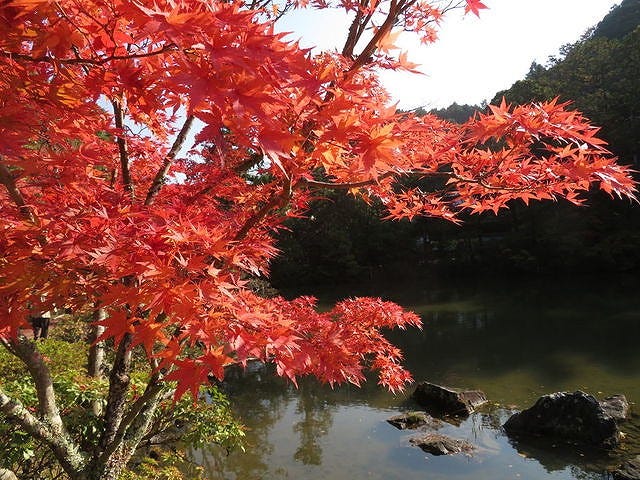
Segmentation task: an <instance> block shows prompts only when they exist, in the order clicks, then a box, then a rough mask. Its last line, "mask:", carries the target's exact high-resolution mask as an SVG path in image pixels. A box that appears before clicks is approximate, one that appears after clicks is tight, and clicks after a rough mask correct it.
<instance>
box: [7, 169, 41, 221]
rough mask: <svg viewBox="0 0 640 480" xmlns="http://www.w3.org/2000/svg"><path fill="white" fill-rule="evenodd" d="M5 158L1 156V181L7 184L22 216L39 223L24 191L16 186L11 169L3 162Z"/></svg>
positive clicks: (8, 190)
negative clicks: (24, 195) (23, 194)
mask: <svg viewBox="0 0 640 480" xmlns="http://www.w3.org/2000/svg"><path fill="white" fill-rule="evenodd" d="M2 160H3V158H2V157H1V156H0V183H1V184H2V185H4V186H5V188H6V189H7V192H8V193H9V197H10V198H11V200H13V203H15V204H16V206H17V207H18V210H20V213H21V214H22V216H23V217H24V218H25V219H27V220H28V221H30V222H31V223H33V224H36V225H37V224H38V218H37V217H36V216H35V214H34V213H33V210H31V208H30V207H29V206H28V205H27V202H25V200H24V197H23V196H22V192H20V190H19V189H18V187H17V186H16V182H15V180H14V178H13V175H11V171H10V170H9V168H8V167H7V166H6V165H5V164H4V163H3V162H2Z"/></svg>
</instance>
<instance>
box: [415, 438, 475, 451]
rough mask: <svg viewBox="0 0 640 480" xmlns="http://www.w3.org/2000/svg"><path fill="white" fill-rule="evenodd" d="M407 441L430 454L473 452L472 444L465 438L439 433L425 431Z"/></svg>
mask: <svg viewBox="0 0 640 480" xmlns="http://www.w3.org/2000/svg"><path fill="white" fill-rule="evenodd" d="M409 441H410V442H411V443H412V444H414V445H416V446H418V447H420V448H421V449H422V450H424V451H425V452H427V453H431V454H432V455H452V454H455V453H465V454H470V453H471V452H473V445H471V444H470V443H469V442H467V441H466V440H459V439H456V438H451V437H447V436H446V435H440V434H439V433H427V434H425V435H420V436H419V437H414V438H411V439H409Z"/></svg>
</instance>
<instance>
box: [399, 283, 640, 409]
mask: <svg viewBox="0 0 640 480" xmlns="http://www.w3.org/2000/svg"><path fill="white" fill-rule="evenodd" d="M604 280H609V285H603V283H604ZM451 290H452V292H451V294H450V297H447V295H445V294H444V293H442V294H441V295H440V296H437V297H434V295H431V296H429V295H425V297H424V298H425V300H424V301H425V302H428V301H430V300H431V299H432V297H434V298H433V299H434V300H435V301H436V302H437V303H431V304H427V303H424V304H423V303H421V300H420V297H419V296H418V298H417V299H416V298H414V299H413V300H412V301H411V302H408V303H407V304H408V305H415V306H416V307H417V310H419V311H421V313H422V316H423V319H424V321H425V328H424V330H423V331H422V332H416V331H407V332H392V333H391V334H390V335H389V338H390V339H391V340H392V341H393V342H394V343H396V344H397V345H398V346H400V347H401V349H402V350H403V351H404V353H405V356H406V359H407V361H406V364H407V366H408V367H409V370H410V371H411V372H412V373H413V374H414V376H415V377H416V378H417V379H418V380H421V379H429V380H431V381H447V380H449V379H451V378H453V379H454V380H456V379H457V380H461V381H462V382H474V381H477V380H478V379H479V378H485V379H487V378H488V379H491V378H496V377H498V376H502V375H512V374H513V375H516V376H518V375H520V376H521V377H522V378H524V377H525V376H526V377H527V380H529V379H530V380H529V381H532V382H535V385H534V387H533V388H534V390H535V389H537V388H538V387H539V386H541V387H542V388H543V389H546V388H560V389H562V388H568V386H569V385H571V387H570V388H576V385H573V384H572V382H588V383H584V384H585V385H592V384H593V385H595V384H598V385H599V389H600V390H605V389H606V386H607V385H608V384H609V383H610V382H609V377H608V375H606V374H607V372H609V371H611V372H614V373H615V374H616V375H620V376H622V377H625V376H627V377H628V376H631V377H635V378H637V375H638V373H637V372H638V370H639V369H640V354H639V353H638V352H639V351H638V349H637V341H636V339H637V338H638V336H640V322H639V321H638V320H640V301H638V295H637V288H636V287H635V285H634V284H633V285H632V284H628V283H624V282H622V280H620V279H600V280H599V281H596V280H594V279H582V280H581V281H580V280H579V279H575V280H574V281H572V282H567V281H562V280H559V279H553V281H550V280H548V279H547V280H545V281H537V282H533V281H531V282H524V281H522V282H520V281H519V282H515V283H513V284H508V285H504V284H502V285H501V286H498V287H496V286H493V285H491V284H488V285H477V286H476V287H475V288H473V289H470V290H467V291H465V292H464V293H465V295H463V296H460V295H458V294H457V293H456V291H455V287H453V288H452V289H451ZM418 295H419V294H418ZM392 298H393V297H392ZM589 369H591V370H589ZM587 370H589V373H588V374H585V373H584V372H586V371H587ZM523 372H526V373H524V374H523ZM452 375H453V377H452ZM629 383H630V384H632V385H633V384H635V383H637V382H635V383H634V382H633V381H632V380H631V378H630V381H629ZM582 385H583V384H579V385H577V386H578V387H579V386H582ZM454 386H461V387H470V386H473V385H469V384H468V383H462V384H461V385H454ZM477 386H480V385H477ZM625 387H626V385H625ZM529 388H530V386H529V385H522V391H524V390H525V389H529ZM536 392H537V390H536ZM545 392H546V390H545ZM546 393H548V392H546ZM594 393H595V392H594ZM607 393H620V392H613V391H612V392H607ZM624 393H626V394H627V395H628V396H630V397H631V398H632V400H633V399H634V395H638V396H639V398H640V390H638V389H637V388H636V387H633V386H632V388H631V390H629V391H625V392H624ZM523 396H526V395H523ZM504 400H505V401H512V400H510V399H509V398H505V399H504Z"/></svg>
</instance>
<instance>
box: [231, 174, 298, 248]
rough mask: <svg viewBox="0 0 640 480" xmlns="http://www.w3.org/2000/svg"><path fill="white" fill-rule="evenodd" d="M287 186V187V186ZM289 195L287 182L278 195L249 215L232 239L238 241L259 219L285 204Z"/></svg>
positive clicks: (289, 188) (289, 190) (289, 186)
mask: <svg viewBox="0 0 640 480" xmlns="http://www.w3.org/2000/svg"><path fill="white" fill-rule="evenodd" d="M287 186H288V188H287ZM290 197H291V185H290V184H289V183H287V184H285V188H283V190H282V192H281V193H280V194H279V195H274V196H273V198H271V200H269V201H268V202H267V203H265V204H264V205H263V206H262V208H261V209H260V210H258V211H257V212H256V213H255V214H254V215H252V216H251V217H249V218H248V219H247V221H246V222H245V223H244V225H242V227H241V228H240V230H238V233H236V235H235V237H234V238H233V240H234V241H235V242H238V241H240V240H242V239H244V238H245V237H246V236H247V234H248V233H249V232H250V231H251V229H252V228H253V227H255V226H256V225H257V224H258V223H260V221H261V220H263V219H264V218H265V217H266V216H267V215H268V214H269V212H270V211H271V210H273V209H274V208H278V207H281V206H283V205H284V204H286V202H287V201H288V200H289V198H290Z"/></svg>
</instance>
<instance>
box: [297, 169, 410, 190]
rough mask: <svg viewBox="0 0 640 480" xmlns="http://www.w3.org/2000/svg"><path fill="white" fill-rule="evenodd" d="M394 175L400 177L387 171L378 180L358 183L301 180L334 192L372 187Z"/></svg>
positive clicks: (372, 179)
mask: <svg viewBox="0 0 640 480" xmlns="http://www.w3.org/2000/svg"><path fill="white" fill-rule="evenodd" d="M394 175H401V174H400V173H398V172H393V171H389V172H386V173H383V174H382V175H380V176H379V177H378V178H370V179H369V180H362V181H360V182H348V183H333V182H322V181H319V180H309V179H307V178H304V179H302V182H303V183H305V184H307V185H309V186H311V187H316V188H327V189H334V190H350V189H352V188H361V187H368V186H369V185H374V184H376V183H378V182H379V181H380V180H384V179H385V178H388V177H392V176H394Z"/></svg>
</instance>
